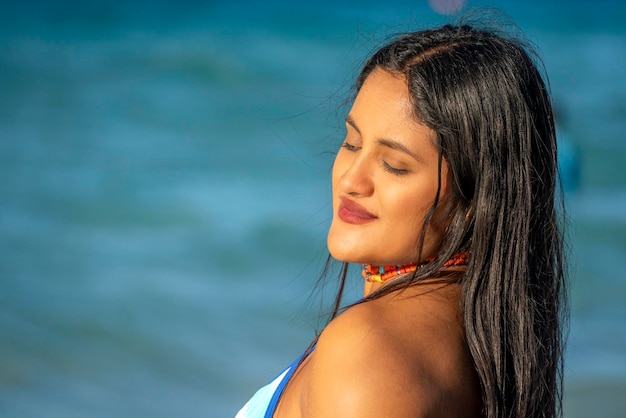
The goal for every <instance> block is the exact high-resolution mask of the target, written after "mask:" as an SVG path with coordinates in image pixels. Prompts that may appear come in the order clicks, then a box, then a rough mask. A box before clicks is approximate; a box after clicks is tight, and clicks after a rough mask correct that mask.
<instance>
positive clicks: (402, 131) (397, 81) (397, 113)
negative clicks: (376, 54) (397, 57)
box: [348, 69, 436, 148]
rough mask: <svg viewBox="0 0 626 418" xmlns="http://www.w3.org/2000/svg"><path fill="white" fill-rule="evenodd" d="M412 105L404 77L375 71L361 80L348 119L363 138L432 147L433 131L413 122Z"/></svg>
mask: <svg viewBox="0 0 626 418" xmlns="http://www.w3.org/2000/svg"><path fill="white" fill-rule="evenodd" d="M413 106H414V105H413V100H412V99H411V96H410V94H409V89H408V85H407V81H406V78H405V77H404V76H403V75H401V74H392V73H390V72H387V71H384V70H381V69H376V70H374V71H372V73H371V74H370V75H369V76H368V77H367V78H366V79H365V82H364V83H363V85H362V86H361V89H360V90H359V93H358V94H357V97H356V98H355V100H354V104H353V106H352V109H351V110H350V114H349V116H348V117H349V119H351V120H353V121H354V122H355V123H356V125H358V126H359V128H360V129H361V131H362V132H361V133H362V134H364V135H365V134H371V135H373V136H376V137H379V138H380V137H383V138H388V137H389V138H394V139H396V140H399V141H402V142H404V143H405V144H406V145H407V146H425V145H430V146H431V147H433V148H434V147H435V143H436V135H435V132H434V131H433V130H432V129H430V128H429V127H428V126H426V125H424V124H423V123H421V122H420V121H419V120H418V119H417V117H416V116H415V112H414V107H413Z"/></svg>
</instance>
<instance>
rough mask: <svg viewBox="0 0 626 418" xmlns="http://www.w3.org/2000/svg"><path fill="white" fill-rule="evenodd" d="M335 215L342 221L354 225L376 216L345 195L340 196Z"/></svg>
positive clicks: (368, 220)
mask: <svg viewBox="0 0 626 418" xmlns="http://www.w3.org/2000/svg"><path fill="white" fill-rule="evenodd" d="M337 215H338V216H339V219H341V220H342V221H344V222H346V223H349V224H355V225H360V224H364V223H367V222H371V221H373V220H374V219H376V218H377V217H376V215H374V214H372V213H370V212H368V211H367V209H365V208H364V207H363V206H361V205H359V204H358V203H355V202H353V201H352V200H350V199H347V198H345V197H341V205H339V210H338V211H337Z"/></svg>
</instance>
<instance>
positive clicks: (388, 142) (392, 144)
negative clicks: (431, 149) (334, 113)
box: [346, 115, 420, 161]
mask: <svg viewBox="0 0 626 418" xmlns="http://www.w3.org/2000/svg"><path fill="white" fill-rule="evenodd" d="M346 123H347V124H348V125H350V126H351V127H352V128H354V130H355V131H357V133H358V134H359V135H361V130H360V129H359V127H358V125H357V124H356V122H355V121H354V119H353V118H352V116H350V115H348V116H346ZM377 142H378V143H379V144H380V145H382V146H385V147H388V148H391V149H394V150H397V151H401V152H404V153H405V154H408V155H410V156H411V157H413V158H415V159H416V160H418V161H420V158H418V156H417V155H415V154H414V153H413V152H412V151H411V150H410V149H408V148H407V147H406V146H405V145H404V144H402V143H400V142H398V141H394V140H393V139H387V138H379V139H378V140H377Z"/></svg>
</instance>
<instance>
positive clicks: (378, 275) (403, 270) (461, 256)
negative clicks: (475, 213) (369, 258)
mask: <svg viewBox="0 0 626 418" xmlns="http://www.w3.org/2000/svg"><path fill="white" fill-rule="evenodd" d="M434 259H435V257H431V258H429V259H428V260H426V261H424V262H422V263H420V264H417V263H411V264H403V265H400V266H373V265H371V264H363V273H362V275H363V278H364V279H365V280H367V281H368V282H377V283H383V282H385V281H386V280H388V279H390V278H392V277H396V276H400V275H402V274H407V273H413V272H414V271H415V270H417V268H418V267H421V266H423V265H424V264H428V263H430V262H431V261H433V260H434ZM468 260H469V253H456V254H454V255H453V256H452V258H451V259H449V260H448V261H446V262H445V263H444V264H443V267H452V266H466V265H467V262H468Z"/></svg>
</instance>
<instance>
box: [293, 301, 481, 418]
mask: <svg viewBox="0 0 626 418" xmlns="http://www.w3.org/2000/svg"><path fill="white" fill-rule="evenodd" d="M390 296H391V295H390ZM450 300H451V299H450V298H449V297H448V296H446V295H439V294H437V293H436V292H435V293H430V294H428V295H418V296H414V295H413V296H411V297H404V296H391V297H384V298H382V299H378V300H375V301H370V302H366V303H362V304H360V305H357V306H354V307H352V308H350V309H348V310H347V311H346V312H344V313H343V314H341V315H340V316H339V317H337V318H336V319H335V320H333V321H332V322H331V323H330V324H329V325H328V327H327V328H326V329H325V330H324V332H323V333H322V335H321V336H320V339H319V342H318V345H317V347H316V349H315V351H314V352H313V354H312V356H311V359H310V363H309V365H308V367H309V379H307V380H308V384H307V385H306V388H305V390H304V393H303V396H302V407H303V408H302V411H305V412H304V413H303V414H302V416H303V417H318V416H342V417H365V418H366V417H380V416H385V417H406V416H413V417H430V416H436V417H446V416H451V417H452V416H454V417H456V416H472V415H471V414H468V411H471V410H475V411H476V415H477V414H478V410H479V396H480V395H479V389H478V382H477V380H476V376H475V373H474V369H473V365H472V360H471V357H470V355H469V353H468V350H467V348H466V346H465V343H464V340H463V333H462V328H461V327H460V324H459V321H458V315H457V314H458V309H457V308H456V306H450Z"/></svg>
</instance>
